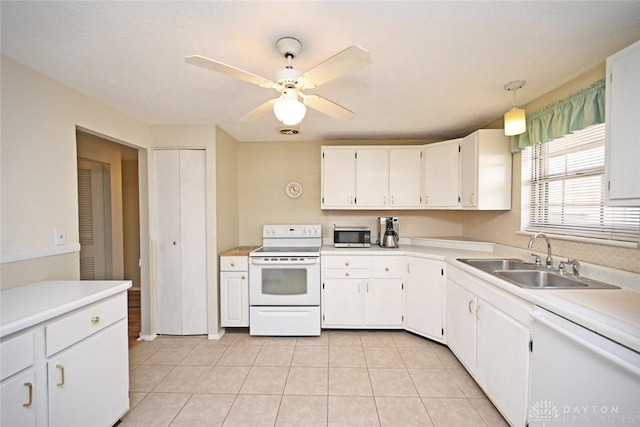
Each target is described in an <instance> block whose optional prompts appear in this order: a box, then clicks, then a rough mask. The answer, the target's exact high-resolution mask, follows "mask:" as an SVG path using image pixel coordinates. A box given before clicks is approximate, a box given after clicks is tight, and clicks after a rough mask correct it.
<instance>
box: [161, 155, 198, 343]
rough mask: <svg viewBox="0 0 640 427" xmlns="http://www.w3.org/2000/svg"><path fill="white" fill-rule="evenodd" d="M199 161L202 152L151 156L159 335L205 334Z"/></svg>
mask: <svg viewBox="0 0 640 427" xmlns="http://www.w3.org/2000/svg"><path fill="white" fill-rule="evenodd" d="M204 158H205V154H204V150H157V151H155V153H154V170H155V194H156V218H157V221H156V248H157V253H156V273H157V274H156V283H157V319H158V328H157V331H158V333H159V334H168V335H192V334H204V333H206V332H207V307H206V301H207V298H206V296H207V295H206V240H205V239H206V238H205V235H206V229H205V173H204V169H205V161H204Z"/></svg>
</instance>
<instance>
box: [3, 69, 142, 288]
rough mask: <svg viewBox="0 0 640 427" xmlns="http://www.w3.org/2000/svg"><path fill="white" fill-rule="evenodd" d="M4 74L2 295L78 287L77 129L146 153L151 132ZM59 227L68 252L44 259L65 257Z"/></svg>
mask: <svg viewBox="0 0 640 427" xmlns="http://www.w3.org/2000/svg"><path fill="white" fill-rule="evenodd" d="M1 67H2V68H1V79H2V80H1V85H2V98H1V103H2V105H1V117H2V129H1V137H2V138H1V141H2V142H1V143H2V159H1V162H2V163H1V203H2V204H1V206H2V210H1V212H0V215H1V219H0V223H1V237H0V239H1V243H0V249H1V253H2V259H3V263H2V264H1V265H0V287H1V288H2V289H6V288H9V287H13V286H17V285H21V284H25V283H29V282H32V281H35V280H48V279H78V278H79V256H78V253H77V252H75V249H74V247H75V246H74V245H76V246H77V245H78V213H77V212H78V206H77V204H78V202H77V172H76V129H77V128H82V129H91V131H92V132H93V133H95V134H101V135H105V136H108V137H109V138H110V139H113V140H116V141H122V142H128V143H129V144H132V145H136V146H139V147H148V146H149V145H150V142H151V139H150V132H149V126H148V125H145V124H144V123H141V122H139V121H137V120H135V119H133V118H131V117H129V116H126V115H125V114H123V113H120V112H118V111H116V110H114V109H112V108H110V107H107V106H106V105H104V104H101V103H99V102H97V101H95V100H92V99H90V98H88V97H86V96H84V95H82V94H80V93H79V92H76V91H74V90H71V89H69V88H68V87H66V86H63V85H61V84H59V83H57V82H54V81H53V80H51V79H48V78H46V77H44V76H42V75H40V74H38V73H36V72H35V71H33V70H30V69H28V68H26V67H23V66H21V65H19V64H17V63H15V62H12V61H11V60H8V59H6V58H4V57H3V58H2V62H1ZM58 227H62V228H64V229H65V230H66V235H67V246H68V247H69V250H70V251H71V252H70V253H67V254H63V255H56V256H53V257H51V258H52V259H43V258H42V254H43V253H45V254H46V253H48V252H50V251H55V250H58V249H61V248H62V249H65V248H64V247H55V245H54V240H53V230H54V229H55V228H58ZM16 256H20V258H22V259H23V260H21V261H17V262H6V260H7V259H9V260H10V259H15V257H16Z"/></svg>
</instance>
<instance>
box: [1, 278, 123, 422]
mask: <svg viewBox="0 0 640 427" xmlns="http://www.w3.org/2000/svg"><path fill="white" fill-rule="evenodd" d="M130 286H131V282H91V281H84V282H80V281H78V282H40V283H35V284H31V285H24V286H21V287H18V288H12V289H9V290H6V291H2V295H1V296H0V300H1V301H2V309H3V318H2V321H3V324H2V328H1V329H0V331H2V333H3V334H7V335H6V336H5V335H3V336H1V337H0V338H1V340H0V357H1V359H2V363H1V364H0V372H1V378H0V379H1V380H2V383H1V385H0V391H1V399H0V402H1V403H0V405H1V406H0V408H1V413H0V420H1V425H3V426H5V425H6V426H36V425H37V426H52V427H55V426H64V427H67V426H71V427H73V426H89V425H91V426H93V425H95V426H110V425H113V424H115V423H117V422H118V420H119V418H120V417H121V416H122V415H123V414H124V413H126V411H127V410H128V409H129V352H128V343H127V340H128V336H127V295H126V289H127V288H129V287H130Z"/></svg>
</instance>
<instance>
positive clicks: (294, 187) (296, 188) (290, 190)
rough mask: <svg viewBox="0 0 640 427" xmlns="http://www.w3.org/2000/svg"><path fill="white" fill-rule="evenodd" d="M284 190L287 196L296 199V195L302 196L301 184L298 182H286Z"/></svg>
mask: <svg viewBox="0 0 640 427" xmlns="http://www.w3.org/2000/svg"><path fill="white" fill-rule="evenodd" d="M285 190H286V192H287V196H289V197H291V198H292V199H297V198H298V197H300V196H302V184H300V183H299V182H296V181H291V182H290V183H288V184H287V186H286V187H285Z"/></svg>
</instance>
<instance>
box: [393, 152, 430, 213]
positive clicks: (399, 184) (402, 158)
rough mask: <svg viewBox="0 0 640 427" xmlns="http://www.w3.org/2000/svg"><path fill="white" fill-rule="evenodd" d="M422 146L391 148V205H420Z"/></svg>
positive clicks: (401, 206)
mask: <svg viewBox="0 0 640 427" xmlns="http://www.w3.org/2000/svg"><path fill="white" fill-rule="evenodd" d="M421 164H422V150H421V149H420V148H406V149H393V148H392V149H390V150H389V197H390V200H389V207H392V208H393V207H399V208H406V207H420V184H421V180H420V174H421Z"/></svg>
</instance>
